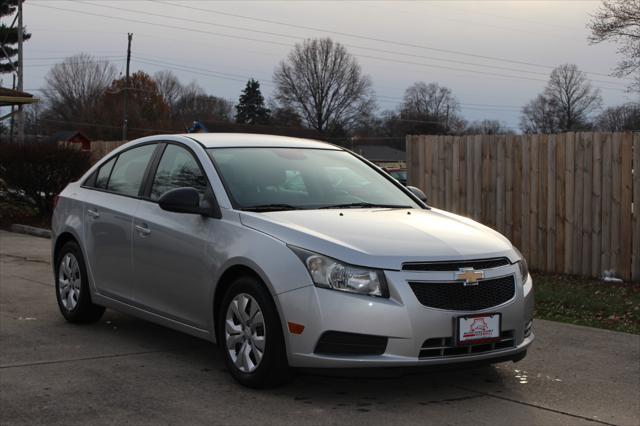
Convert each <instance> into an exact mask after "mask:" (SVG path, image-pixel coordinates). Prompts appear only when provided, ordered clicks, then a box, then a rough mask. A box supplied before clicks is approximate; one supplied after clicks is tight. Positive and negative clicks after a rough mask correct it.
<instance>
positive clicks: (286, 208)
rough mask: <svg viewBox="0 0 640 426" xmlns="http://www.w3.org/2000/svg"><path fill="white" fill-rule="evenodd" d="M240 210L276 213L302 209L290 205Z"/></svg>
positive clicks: (253, 207)
mask: <svg viewBox="0 0 640 426" xmlns="http://www.w3.org/2000/svg"><path fill="white" fill-rule="evenodd" d="M241 210H244V211H249V212H277V211H281V210H303V208H302V207H296V206H292V205H291V204H278V203H274V204H260V205H257V206H249V207H243V208H242V209H241Z"/></svg>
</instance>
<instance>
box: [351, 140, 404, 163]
mask: <svg viewBox="0 0 640 426" xmlns="http://www.w3.org/2000/svg"><path fill="white" fill-rule="evenodd" d="M352 151H353V152H355V153H356V154H360V155H362V156H363V157H364V158H366V159H367V160H369V161H371V162H372V163H375V164H377V165H378V166H380V167H398V168H403V167H405V164H406V159H407V153H406V152H405V151H401V150H399V149H396V148H393V147H391V146H387V145H379V144H376V145H355V146H354V147H353V149H352Z"/></svg>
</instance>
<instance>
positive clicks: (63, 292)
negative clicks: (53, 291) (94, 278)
mask: <svg viewBox="0 0 640 426" xmlns="http://www.w3.org/2000/svg"><path fill="white" fill-rule="evenodd" d="M81 286H82V278H81V275H80V265H79V264H78V259H76V257H75V256H74V255H73V253H67V254H65V255H64V256H63V257H62V261H60V267H59V268H58V292H59V294H60V301H61V302H62V306H64V308H65V309H66V310H67V311H72V310H74V309H75V308H76V306H78V300H80V288H81Z"/></svg>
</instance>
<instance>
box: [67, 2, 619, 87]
mask: <svg viewBox="0 0 640 426" xmlns="http://www.w3.org/2000/svg"><path fill="white" fill-rule="evenodd" d="M67 1H74V2H76V3H81V4H86V5H89V6H94V7H102V8H106V9H112V10H120V11H125V12H133V13H138V14H143V15H151V16H156V17H161V18H166V19H173V20H178V21H183V22H191V23H198V24H203V25H208V26H214V27H224V28H230V29H234V30H240V31H247V32H253V33H258V34H266V35H272V36H276V37H283V38H292V39H295V40H300V39H301V37H299V36H292V35H290V34H283V33H276V32H272V31H263V30H256V29H251V28H246V27H238V26H234V25H228V24H221V23H217V22H211V21H200V20H195V19H186V18H180V17H175V16H170V15H163V14H159V13H151V12H147V11H139V10H135V9H127V8H122V7H117V6H107V5H102V4H95V3H92V2H89V1H85V0H67ZM148 1H154V2H156V3H161V4H167V5H171V6H175V7H181V8H185V9H193V10H198V11H205V12H209V13H213V14H223V15H225V14H227V13H225V12H218V11H212V10H210V9H202V8H196V7H192V6H184V5H176V4H172V3H170V2H166V1H159V0H148ZM230 15H231V16H234V17H242V18H244V19H251V20H253V19H255V20H258V21H264V20H262V19H259V18H252V17H247V16H244V15H236V14H230ZM267 22H270V23H276V22H277V21H269V20H267ZM278 25H287V26H293V27H298V26H296V25H292V24H291V25H290V24H285V23H278ZM305 28H306V27H305ZM327 32H331V31H327ZM336 34H340V35H344V34H343V33H336ZM389 43H392V42H389ZM345 46H346V47H349V48H354V49H362V50H368V51H374V52H381V53H389V54H393V55H401V56H409V57H415V58H420V59H427V60H435V61H441V62H449V63H456V64H462V65H471V66H479V67H482V68H491V69H498V70H504V71H514V72H521V73H528V74H535V75H542V76H545V77H546V76H547V75H548V74H547V73H543V72H538V71H529V70H522V69H517V68H509V67H503V66H496V65H487V64H479V63H475V62H467V61H460V60H453V59H445V58H434V57H429V56H424V55H415V54H411V53H404V52H397V51H392V50H386V49H380V48H372V47H366V46H356V45H351V44H345ZM356 56H361V57H365V58H370V59H378V60H384V61H389V60H390V59H389V58H381V57H374V56H365V55H356ZM393 61H395V60H393ZM406 63H408V64H413V65H422V66H428V67H434V68H443V69H448V70H454V71H463V72H473V71H472V70H467V69H460V68H453V67H446V66H441V65H434V64H418V63H413V62H406ZM550 68H551V67H550ZM475 73H480V74H484V75H496V76H499V77H505V78H523V79H527V78H526V77H516V76H506V75H504V74H495V73H493V74H492V73H487V72H483V71H477V72H475ZM592 74H594V75H595V73H592ZM605 76H608V75H605ZM608 77H609V76H608ZM528 79H530V78H528ZM530 80H533V79H530ZM534 81H546V80H540V79H536V80H534ZM592 81H594V82H600V83H605V84H619V85H624V83H621V82H616V81H605V80H593V79H592ZM611 90H616V89H611Z"/></svg>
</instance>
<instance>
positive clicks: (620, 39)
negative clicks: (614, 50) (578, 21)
mask: <svg viewBox="0 0 640 426" xmlns="http://www.w3.org/2000/svg"><path fill="white" fill-rule="evenodd" d="M588 27H589V29H590V30H591V36H590V37H589V41H590V42H591V43H593V44H595V43H601V42H603V41H613V42H617V43H619V44H620V46H619V48H618V53H620V54H621V55H622V57H623V59H622V60H621V61H620V62H619V63H618V67H617V68H616V70H615V74H616V75H617V76H619V77H623V76H629V75H631V76H633V78H634V83H632V84H631V85H630V86H629V89H630V90H636V91H640V0H604V1H603V2H602V5H601V6H600V9H598V11H597V12H596V13H595V15H593V16H592V19H591V22H590V23H589V24H588Z"/></svg>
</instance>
